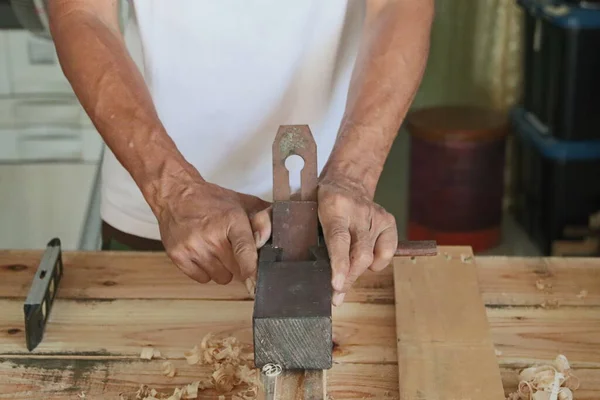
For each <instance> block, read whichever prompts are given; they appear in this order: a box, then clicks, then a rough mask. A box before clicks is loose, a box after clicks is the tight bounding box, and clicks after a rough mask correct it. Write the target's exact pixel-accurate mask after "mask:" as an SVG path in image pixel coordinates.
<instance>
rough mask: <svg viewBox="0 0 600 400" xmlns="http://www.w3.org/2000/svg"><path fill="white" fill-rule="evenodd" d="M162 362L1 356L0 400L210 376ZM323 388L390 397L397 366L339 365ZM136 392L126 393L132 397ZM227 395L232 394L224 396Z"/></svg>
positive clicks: (115, 394)
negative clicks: (170, 369)
mask: <svg viewBox="0 0 600 400" xmlns="http://www.w3.org/2000/svg"><path fill="white" fill-rule="evenodd" d="M161 363H162V361H160V360H152V361H146V362H144V361H140V360H131V361H125V360H109V361H106V360H105V361H98V360H86V359H78V360H72V359H71V360H69V359H67V360H65V359H57V360H53V361H52V362H48V360H44V361H43V362H42V361H40V360H36V359H27V360H14V359H12V360H8V361H1V360H0V399H28V400H32V399H35V400H42V399H43V400H66V399H69V400H73V399H77V398H78V397H77V394H79V393H81V392H85V394H86V399H92V400H94V399H105V400H118V399H119V394H120V393H124V394H128V395H131V394H135V392H136V391H137V390H138V389H139V387H140V384H146V385H149V386H151V387H153V388H155V389H156V390H157V391H159V393H161V394H171V393H173V390H174V388H176V387H182V386H183V385H186V384H189V383H191V382H193V381H195V380H200V379H206V378H209V377H210V373H211V372H210V370H209V369H208V368H206V367H203V366H196V365H193V366H190V365H188V364H187V363H186V362H185V360H181V361H177V362H175V367H176V371H177V372H176V375H175V377H173V378H168V377H165V376H163V375H162V373H161ZM326 376H327V388H328V392H329V395H330V396H331V397H332V398H333V399H365V398H375V399H394V398H397V395H396V393H397V391H398V381H397V376H398V375H397V368H396V366H395V365H381V364H377V365H361V364H338V365H335V366H334V367H333V368H332V369H331V370H329V371H328V372H327V375H326ZM133 398H135V396H130V399H133ZM217 398H218V396H217V395H216V393H215V392H214V391H212V390H210V391H206V392H200V396H199V397H198V399H200V400H208V399H210V400H216V399H217ZM228 398H230V397H228Z"/></svg>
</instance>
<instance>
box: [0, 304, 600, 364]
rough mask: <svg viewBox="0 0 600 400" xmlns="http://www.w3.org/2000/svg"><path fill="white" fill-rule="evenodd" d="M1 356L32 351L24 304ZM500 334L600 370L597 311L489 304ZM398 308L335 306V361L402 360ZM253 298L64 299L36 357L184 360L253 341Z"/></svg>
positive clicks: (6, 324) (509, 346)
mask: <svg viewBox="0 0 600 400" xmlns="http://www.w3.org/2000/svg"><path fill="white" fill-rule="evenodd" d="M0 310H2V318H0V354H4V355H6V354H11V355H15V356H16V355H29V354H30V353H29V352H28V351H27V349H26V348H25V337H24V332H23V315H22V304H21V302H19V301H18V300H0ZM487 311H488V319H489V321H490V325H491V332H492V339H493V341H494V344H495V347H496V349H497V350H499V351H501V352H502V354H501V355H500V357H499V362H500V363H501V364H502V365H508V366H521V365H524V363H533V362H536V361H544V360H553V359H554V358H555V357H556V355H557V354H559V353H562V354H565V355H566V356H567V357H568V358H569V361H570V362H571V363H572V365H573V366H576V367H599V368H600V323H598V321H600V310H598V309H597V308H581V309H578V308H559V309H556V310H545V309H530V308H522V307H518V308H493V309H488V310H487ZM394 312H395V311H394V306H392V305H388V304H356V303H351V304H345V305H344V306H342V307H340V308H334V310H333V322H334V336H333V339H334V343H335V345H334V346H335V347H334V352H333V356H334V361H335V362H358V363H396V359H397V356H396V354H397V353H396V322H395V316H394ZM251 313H252V303H250V302H224V301H219V302H212V301H203V300H145V301H144V300H115V301H110V302H109V301H104V302H92V301H72V300H59V301H57V302H56V304H55V308H54V310H53V312H52V314H51V317H50V323H49V325H48V330H47V332H46V335H45V338H44V340H43V342H42V343H41V344H40V346H39V347H38V348H36V350H35V351H34V353H33V354H35V355H40V354H55V355H56V354H71V355H73V356H80V355H81V354H86V355H90V356H100V357H108V356H111V357H131V358H137V357H138V356H139V351H140V349H141V347H142V346H144V345H153V346H156V347H157V348H159V349H160V350H161V351H162V353H163V355H165V356H168V357H172V358H181V357H182V354H183V352H184V351H186V350H189V349H190V348H191V347H193V346H194V344H197V343H198V342H199V341H200V340H201V339H202V337H203V336H204V335H205V334H206V333H209V332H215V333H222V334H226V335H235V336H236V337H238V338H239V339H240V340H242V341H243V342H244V343H247V344H248V345H250V344H251V343H252V337H251V332H252V331H251V321H250V316H251Z"/></svg>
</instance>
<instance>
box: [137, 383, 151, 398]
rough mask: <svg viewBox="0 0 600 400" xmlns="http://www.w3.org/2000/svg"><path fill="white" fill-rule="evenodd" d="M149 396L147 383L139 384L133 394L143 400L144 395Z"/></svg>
mask: <svg viewBox="0 0 600 400" xmlns="http://www.w3.org/2000/svg"><path fill="white" fill-rule="evenodd" d="M148 396H150V389H149V388H148V386H147V385H140V388H139V390H138V391H137V393H136V394H135V398H136V399H139V400H143V399H145V398H146V397H148Z"/></svg>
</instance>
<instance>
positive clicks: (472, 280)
mask: <svg viewBox="0 0 600 400" xmlns="http://www.w3.org/2000/svg"><path fill="white" fill-rule="evenodd" d="M476 268H477V267H476V265H475V263H474V260H473V256H472V254H465V255H464V256H463V257H462V258H455V259H450V260H448V259H446V258H445V257H431V258H430V259H429V260H422V262H420V263H417V262H416V260H415V262H414V263H403V264H401V263H396V264H395V265H394V285H395V289H396V291H395V293H396V335H397V342H398V343H397V346H398V374H399V387H400V400H439V399H446V398H455V399H467V398H475V399H478V400H504V391H503V388H502V381H501V375H500V368H499V366H498V362H497V360H496V355H495V352H494V346H493V344H492V339H491V336H490V326H489V322H488V318H487V316H486V311H485V310H486V309H485V306H484V304H483V301H482V299H481V295H480V292H479V284H478V282H477V269H476Z"/></svg>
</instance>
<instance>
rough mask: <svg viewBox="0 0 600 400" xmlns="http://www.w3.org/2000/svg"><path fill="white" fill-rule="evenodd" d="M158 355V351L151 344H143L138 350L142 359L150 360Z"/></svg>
mask: <svg viewBox="0 0 600 400" xmlns="http://www.w3.org/2000/svg"><path fill="white" fill-rule="evenodd" d="M160 357H161V354H160V351H158V350H156V349H155V348H154V347H152V346H145V347H143V348H142V351H141V352H140V358H141V359H142V360H152V359H153V358H160Z"/></svg>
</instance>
